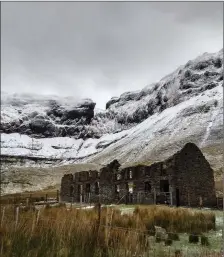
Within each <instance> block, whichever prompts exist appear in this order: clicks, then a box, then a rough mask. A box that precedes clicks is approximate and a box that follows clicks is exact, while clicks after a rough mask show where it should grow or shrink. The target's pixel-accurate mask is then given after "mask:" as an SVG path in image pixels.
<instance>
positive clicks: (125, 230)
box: [0, 206, 214, 257]
mask: <svg viewBox="0 0 224 257" xmlns="http://www.w3.org/2000/svg"><path fill="white" fill-rule="evenodd" d="M10 208H11V209H10ZM10 208H9V207H8V210H7V214H6V215H5V220H4V222H3V224H2V227H1V231H0V236H1V240H0V242H1V243H0V249H1V256H3V257H9V256H10V257H11V256H15V257H17V256H21V257H22V256H30V257H45V256H47V257H58V256H60V257H62V256H63V257H74V256H78V257H98V256H99V257H100V256H102V257H110V256H111V257H112V256H116V257H121V256H122V257H123V256H124V257H125V256H126V257H132V256H147V257H148V256H153V255H150V254H149V253H150V252H151V253H152V249H153V245H151V244H150V242H149V240H148V237H149V230H151V229H152V227H153V225H160V226H163V227H165V228H167V230H171V229H172V230H173V231H178V232H180V231H184V232H189V231H191V229H192V228H194V230H195V227H194V225H195V224H197V227H198V228H200V229H198V233H200V232H201V231H205V230H206V229H207V230H209V229H211V228H214V223H213V221H214V216H213V215H212V214H210V213H207V212H206V213H203V212H200V211H198V212H193V211H192V212H191V211H190V210H187V209H184V208H183V209H181V208H178V209H177V208H169V207H164V206H149V207H148V208H146V207H137V208H136V210H135V213H134V215H121V212H120V211H119V210H118V209H113V208H108V209H107V208H102V209H101V212H100V220H99V212H98V210H97V209H96V208H95V209H91V210H82V209H71V210H67V209H66V208H65V207H64V206H61V207H60V208H46V209H43V210H41V212H40V213H39V217H38V214H37V212H32V211H24V212H22V210H21V211H20V214H19V221H18V224H17V227H15V215H14V212H13V207H12V206H11V207H10ZM186 223H187V224H188V225H186ZM185 230H186V231H185ZM199 230H200V231H199ZM194 232H195V231H194ZM164 247H165V246H164ZM156 256H174V253H169V255H168V253H164V252H163V253H161V254H158V255H156ZM198 256H200V255H198ZM201 256H204V255H201Z"/></svg>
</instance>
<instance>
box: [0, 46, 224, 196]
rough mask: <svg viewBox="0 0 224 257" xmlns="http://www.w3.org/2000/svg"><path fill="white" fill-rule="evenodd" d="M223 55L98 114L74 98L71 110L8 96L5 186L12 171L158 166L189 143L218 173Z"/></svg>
mask: <svg viewBox="0 0 224 257" xmlns="http://www.w3.org/2000/svg"><path fill="white" fill-rule="evenodd" d="M222 56H223V50H221V51H219V52H218V53H215V54H208V53H205V54H203V55H202V56H199V57H197V58H196V59H195V60H192V61H189V62H188V63H187V64H186V65H184V66H181V67H180V68H178V69H177V70H176V71H174V72H173V73H172V74H170V75H168V76H166V77H164V78H163V79H162V80H161V81H159V82H158V83H154V84H152V85H149V86H147V87H145V88H144V89H143V90H140V91H137V92H128V93H124V94H122V95H121V96H120V97H118V98H112V99H111V100H110V101H109V102H108V103H107V105H106V110H105V111H96V110H94V108H95V103H93V102H92V101H91V100H90V99H86V100H83V101H79V102H76V103H75V104H74V102H73V101H72V100H71V99H70V101H66V103H65V99H59V98H56V97H52V98H54V99H52V98H51V99H50V98H40V97H38V96H32V99H31V98H29V96H26V98H24V97H23V96H18V95H17V96H9V95H7V94H4V95H3V98H4V99H3V101H2V103H3V104H2V113H1V117H2V124H1V132H2V135H1V154H2V160H3V161H2V165H3V170H4V174H5V179H6V180H7V173H8V172H7V170H8V171H9V170H11V169H12V168H13V167H18V166H20V167H22V168H23V167H24V166H27V167H37V166H38V167H45V166H46V167H47V166H50V167H52V166H60V165H64V164H74V163H95V164H99V165H103V164H106V163H108V162H109V161H111V160H113V159H114V158H116V159H118V160H119V161H120V162H121V163H122V165H127V164H128V163H132V162H145V161H159V160H161V159H165V158H167V157H168V156H170V155H172V154H173V153H174V152H176V151H177V150H180V148H182V147H183V145H184V144H185V143H187V142H194V143H196V144H197V145H198V146H199V147H200V148H201V149H202V151H203V153H204V154H205V156H206V157H207V158H208V160H209V162H210V163H211V165H212V167H213V168H214V169H215V170H216V169H219V168H220V167H221V166H222V148H221V144H222V138H223V129H222V126H223V57H222ZM30 99H31V100H30ZM52 100H53V102H52ZM33 112H35V113H34V114H33ZM46 124H47V125H46ZM12 157H13V158H12ZM15 176H16V175H15ZM56 182H57V181H56ZM56 182H55V183H56ZM40 184H41V182H40ZM6 185H7V183H6ZM40 186H41V185H40ZM11 188H12V186H11ZM7 190H8V189H7V186H6V187H5V192H6V191H7ZM24 190H25V189H24Z"/></svg>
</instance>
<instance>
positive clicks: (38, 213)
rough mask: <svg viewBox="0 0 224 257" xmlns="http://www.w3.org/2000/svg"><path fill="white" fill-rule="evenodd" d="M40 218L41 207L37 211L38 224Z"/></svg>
mask: <svg viewBox="0 0 224 257" xmlns="http://www.w3.org/2000/svg"><path fill="white" fill-rule="evenodd" d="M39 218H40V209H39V210H38V212H37V220H36V224H38V221H39Z"/></svg>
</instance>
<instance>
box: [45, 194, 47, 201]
mask: <svg viewBox="0 0 224 257" xmlns="http://www.w3.org/2000/svg"><path fill="white" fill-rule="evenodd" d="M45 202H46V203H47V194H46V196H45Z"/></svg>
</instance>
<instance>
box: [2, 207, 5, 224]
mask: <svg viewBox="0 0 224 257" xmlns="http://www.w3.org/2000/svg"><path fill="white" fill-rule="evenodd" d="M4 218H5V206H4V207H3V209H2V219H1V227H2V225H3V222H4Z"/></svg>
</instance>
